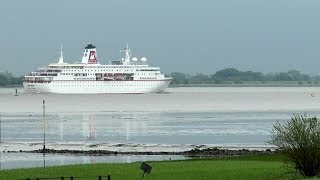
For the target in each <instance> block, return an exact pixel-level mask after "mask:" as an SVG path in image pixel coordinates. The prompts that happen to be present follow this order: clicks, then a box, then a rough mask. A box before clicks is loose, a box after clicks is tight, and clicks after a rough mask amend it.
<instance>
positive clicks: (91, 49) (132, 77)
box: [23, 44, 172, 94]
mask: <svg viewBox="0 0 320 180" xmlns="http://www.w3.org/2000/svg"><path fill="white" fill-rule="evenodd" d="M120 52H122V53H124V57H123V58H121V60H117V61H111V62H110V63H109V64H106V65H102V64H100V63H99V62H98V60H97V50H96V47H95V46H93V45H92V44H89V45H87V46H86V47H85V49H84V52H83V57H82V59H81V63H74V64H71V63H65V62H64V59H63V52H62V47H61V50H60V57H59V60H58V63H53V64H49V65H48V66H47V67H45V68H38V70H36V71H34V72H31V73H30V74H29V75H26V76H25V78H24V82H23V86H24V88H25V90H26V91H27V92H34V93H63V94H67V93H72V94H93V93H159V92H163V91H164V90H165V89H166V88H167V87H168V85H169V84H170V82H171V80H172V78H171V77H165V75H164V74H161V72H160V68H159V67H152V66H149V65H148V63H147V59H146V58H145V57H142V58H141V59H140V60H138V58H136V57H131V51H130V49H129V47H128V45H127V47H126V48H125V49H123V50H121V51H120Z"/></svg>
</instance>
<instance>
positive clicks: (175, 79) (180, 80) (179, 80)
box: [171, 72, 189, 84]
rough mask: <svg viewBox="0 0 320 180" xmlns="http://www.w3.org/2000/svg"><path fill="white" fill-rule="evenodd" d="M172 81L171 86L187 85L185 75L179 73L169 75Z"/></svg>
mask: <svg viewBox="0 0 320 180" xmlns="http://www.w3.org/2000/svg"><path fill="white" fill-rule="evenodd" d="M171 77H172V81H171V84H189V81H188V79H187V75H186V74H184V73H180V72H173V73H171Z"/></svg>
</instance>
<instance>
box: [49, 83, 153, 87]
mask: <svg viewBox="0 0 320 180" xmlns="http://www.w3.org/2000/svg"><path fill="white" fill-rule="evenodd" d="M133 86H134V87H137V86H138V87H148V86H157V85H155V84H151V85H131V84H130V85H110V84H109V85H53V87H133Z"/></svg>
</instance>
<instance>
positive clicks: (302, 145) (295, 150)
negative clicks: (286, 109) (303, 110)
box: [269, 115, 320, 177]
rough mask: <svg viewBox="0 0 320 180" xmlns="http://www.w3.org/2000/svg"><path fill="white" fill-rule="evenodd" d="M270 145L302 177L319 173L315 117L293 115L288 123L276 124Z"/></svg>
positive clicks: (319, 140) (319, 126)
mask: <svg viewBox="0 0 320 180" xmlns="http://www.w3.org/2000/svg"><path fill="white" fill-rule="evenodd" d="M271 134H272V135H271V140H270V141H269V143H270V144H273V145H276V146H277V147H278V148H279V150H280V151H281V152H283V153H284V154H285V155H286V157H288V159H287V163H289V165H291V166H293V168H295V169H296V170H298V171H299V172H300V173H301V174H302V175H303V176H307V177H312V176H317V175H319V173H320V122H319V120H318V119H317V117H315V116H314V117H310V116H307V115H294V116H293V117H292V118H291V120H290V121H288V122H286V123H284V124H280V123H279V122H277V123H276V124H275V125H274V126H273V130H272V132H271Z"/></svg>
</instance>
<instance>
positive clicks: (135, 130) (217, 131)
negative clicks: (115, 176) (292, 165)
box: [0, 111, 318, 168]
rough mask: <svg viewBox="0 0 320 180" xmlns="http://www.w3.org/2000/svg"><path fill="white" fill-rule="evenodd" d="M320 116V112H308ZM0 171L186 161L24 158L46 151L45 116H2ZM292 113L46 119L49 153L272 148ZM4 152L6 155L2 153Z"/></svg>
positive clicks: (55, 115) (103, 115) (86, 115)
mask: <svg viewBox="0 0 320 180" xmlns="http://www.w3.org/2000/svg"><path fill="white" fill-rule="evenodd" d="M310 114H314V115H318V112H310ZM1 115H2V116H1V122H2V123H1V127H2V131H1V146H0V150H1V152H2V156H1V160H0V161H1V164H0V165H1V168H18V167H24V166H26V167H34V166H43V165H44V160H45V165H46V166H47V165H64V164H74V163H93V162H94V163H97V162H134V161H140V160H141V161H144V160H163V159H170V158H171V159H184V158H185V157H181V156H172V157H169V156H132V155H130V156H129V155H118V156H79V155H63V154H62V155H53V154H46V155H45V157H43V155H42V154H31V155H29V154H28V155H25V154H24V153H8V151H19V150H36V149H41V148H42V145H43V125H42V122H43V120H42V119H43V118H42V113H22V112H21V113H2V114H1ZM291 115H292V112H290V111H287V112H286V111H264V112H258V111H254V112H253V111H250V112H171V111H168V112H159V111H154V112H153V111H152V112H142V111H133V112H129V111H128V112H126V111H122V112H113V111H111V112H108V111H106V112H64V113H46V122H47V125H46V148H48V149H57V150H58V149H69V150H110V151H126V152H127V151H167V152H173V151H185V150H190V149H192V148H196V147H199V146H201V147H217V146H218V147H221V146H222V147H227V148H228V147H229V148H230V147H231V148H234V147H236V148H239V147H240V148H255V149H257V148H269V146H270V145H268V144H266V143H265V142H266V141H267V140H268V138H269V136H270V129H272V126H273V124H274V123H276V122H277V121H280V122H282V121H286V120H287V119H288V117H290V116H291ZM3 151H4V153H3Z"/></svg>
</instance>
